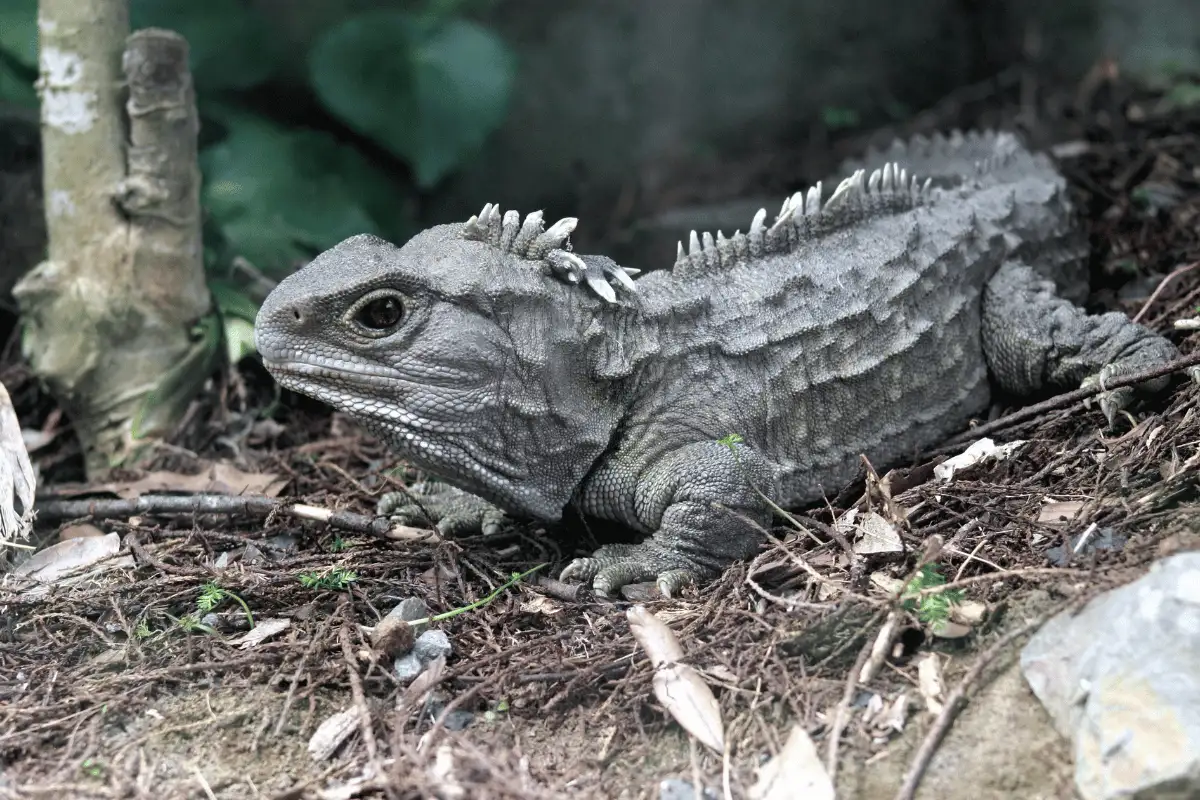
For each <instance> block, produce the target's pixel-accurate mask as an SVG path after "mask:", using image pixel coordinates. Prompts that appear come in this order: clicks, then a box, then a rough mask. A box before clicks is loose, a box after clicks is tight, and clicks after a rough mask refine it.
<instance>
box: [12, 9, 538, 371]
mask: <svg viewBox="0 0 1200 800" xmlns="http://www.w3.org/2000/svg"><path fill="white" fill-rule="evenodd" d="M397 5H399V4H397ZM403 5H404V6H405V7H406V8H410V7H411V6H412V5H413V4H412V3H404V4H403ZM462 5H463V2H462V0H427V2H426V3H425V5H424V7H423V8H422V9H420V10H419V11H416V12H413V11H399V10H390V9H386V8H385V9H375V10H369V11H359V12H354V11H347V12H346V13H345V14H343V15H342V16H341V18H340V19H337V20H335V21H334V23H333V24H331V25H328V26H325V27H324V28H323V29H322V30H321V31H320V33H319V35H318V36H317V37H316V38H315V40H314V41H313V43H312V45H311V46H310V47H309V48H308V51H307V52H288V51H287V50H286V48H284V47H283V46H282V45H280V44H279V43H280V41H282V37H280V36H278V35H276V33H275V31H273V29H272V27H271V22H272V21H271V20H270V19H267V18H265V17H264V16H263V15H262V14H260V13H259V12H258V11H257V7H256V6H255V5H253V4H248V3H246V2H243V0H204V2H197V1H196V0H131V6H130V15H131V21H132V24H133V27H134V28H135V29H136V28H144V27H162V28H168V29H170V30H174V31H177V32H178V33H180V34H182V35H183V36H184V37H186V38H187V40H188V44H189V47H190V51H191V68H192V72H193V78H194V80H195V85H196V92H197V102H198V105H199V108H200V115H201V121H202V133H201V136H202V139H201V152H200V167H201V170H202V172H203V175H204V188H203V192H202V203H203V206H204V210H205V213H206V220H205V248H206V253H205V264H206V267H207V269H208V271H209V274H210V277H211V278H212V285H213V289H214V297H215V299H216V301H217V303H218V306H219V307H220V308H221V310H222V312H223V313H224V314H225V315H226V316H227V317H229V318H230V324H233V325H234V327H235V328H236V330H234V329H231V328H230V326H229V324H227V325H226V334H227V336H229V335H230V334H236V335H234V336H232V337H231V338H232V339H234V340H235V341H233V342H231V355H235V353H244V352H245V351H246V349H247V342H246V331H245V330H244V328H245V327H246V326H245V325H244V324H241V325H240V327H239V326H238V323H237V322H235V320H240V321H241V323H245V322H252V321H253V313H254V312H255V311H256V310H257V307H256V304H255V303H254V302H253V301H252V300H250V299H249V296H248V295H247V294H246V293H245V292H240V291H239V290H238V289H237V281H236V280H234V279H233V278H232V277H231V273H230V264H231V263H232V260H233V258H235V257H241V258H244V259H245V260H246V261H247V262H249V264H250V265H251V266H252V267H253V268H254V269H256V270H258V271H259V272H261V273H262V274H264V275H266V276H268V277H270V278H280V277H282V276H284V275H286V274H288V273H289V272H291V271H293V270H294V269H295V268H296V267H297V266H298V265H299V264H301V263H303V262H305V261H307V260H308V259H310V258H311V257H312V256H314V255H316V254H317V253H319V252H320V251H322V250H324V249H327V248H329V247H332V246H333V245H335V244H337V243H338V242H339V241H341V240H342V239H344V238H346V237H347V236H352V235H354V234H357V233H374V234H377V235H379V236H383V237H385V238H388V239H392V240H394V241H402V240H404V239H406V238H408V237H409V236H410V235H411V234H412V233H413V232H414V226H415V221H414V213H413V209H414V207H415V203H416V200H417V199H418V197H419V194H420V192H422V191H427V190H429V189H432V188H434V187H435V186H437V185H438V184H439V183H440V182H441V181H443V180H444V179H445V178H446V177H448V176H449V175H451V174H453V173H454V172H455V171H456V170H457V169H459V168H461V167H462V166H463V165H464V164H465V163H466V162H467V161H469V160H470V159H471V158H473V157H474V156H475V155H476V154H477V153H478V152H479V149H480V148H481V146H482V145H483V143H484V142H485V141H486V139H487V137H488V136H489V135H490V134H491V133H492V132H493V131H494V130H495V129H496V128H497V127H498V126H499V125H500V124H501V122H503V120H504V117H505V114H506V111H507V108H508V100H509V96H510V94H511V91H512V86H513V81H514V78H515V74H516V59H515V57H514V55H513V53H512V51H511V50H510V49H509V47H508V46H507V45H506V44H505V43H504V42H503V41H502V40H500V39H499V38H498V37H497V36H496V35H495V34H494V33H493V32H491V31H490V30H488V29H487V28H485V27H483V26H481V25H478V24H476V23H474V22H471V21H468V20H466V19H463V18H462V16H461V6H462ZM297 76H299V82H300V84H301V86H300V88H299V91H297V87H296V84H297ZM36 78H37V0H0V105H9V106H20V107H26V108H36V105H37V102H38V101H37V95H36V93H35V91H34V89H33V83H34V81H35V80H36ZM283 98H287V99H286V100H284V99H283ZM281 100H282V102H281ZM289 101H291V102H289ZM248 346H249V347H250V348H252V346H253V345H252V342H251V343H250V344H249V345H248Z"/></svg>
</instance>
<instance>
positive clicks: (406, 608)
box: [388, 597, 429, 636]
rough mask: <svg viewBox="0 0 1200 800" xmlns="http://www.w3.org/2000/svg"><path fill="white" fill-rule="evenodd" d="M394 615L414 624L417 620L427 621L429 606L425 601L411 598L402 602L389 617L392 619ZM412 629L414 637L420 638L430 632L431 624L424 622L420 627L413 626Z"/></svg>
mask: <svg viewBox="0 0 1200 800" xmlns="http://www.w3.org/2000/svg"><path fill="white" fill-rule="evenodd" d="M392 614H396V615H398V616H399V617H400V619H402V620H406V621H408V622H412V621H413V620H415V619H425V618H426V617H428V616H429V606H427V605H425V601H424V600H422V599H421V598H419V597H409V598H407V599H405V600H402V601H400V605H398V606H396V607H395V608H393V609H392V611H391V613H390V614H388V616H389V617H390V616H391V615H392ZM412 629H413V635H414V636H420V635H421V634H422V633H424V632H425V631H427V630H429V623H428V622H422V623H421V624H420V625H413V626H412Z"/></svg>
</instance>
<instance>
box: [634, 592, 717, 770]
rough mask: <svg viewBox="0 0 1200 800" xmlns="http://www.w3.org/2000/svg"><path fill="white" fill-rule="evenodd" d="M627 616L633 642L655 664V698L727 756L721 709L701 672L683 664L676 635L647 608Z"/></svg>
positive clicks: (686, 727) (701, 739)
mask: <svg viewBox="0 0 1200 800" xmlns="http://www.w3.org/2000/svg"><path fill="white" fill-rule="evenodd" d="M625 616H626V618H627V619H628V620H629V630H630V632H631V633H632V634H633V638H635V639H636V640H637V642H638V644H640V645H641V646H642V649H643V650H645V651H646V655H648V656H649V657H650V661H651V663H653V664H654V668H655V671H654V681H653V683H654V695H655V696H656V697H657V698H658V701H659V702H660V703H662V705H663V707H664V708H665V709H666V710H667V713H669V714H670V715H671V716H672V717H674V718H675V721H676V722H678V723H679V724H680V726H681V727H682V728H683V729H684V730H686V731H687V732H688V733H690V734H691V735H692V736H695V737H696V739H697V740H698V741H699V742H700V743H701V744H703V745H705V746H706V747H709V748H712V749H713V750H715V751H716V752H718V753H723V752H725V724H724V722H723V720H722V719H721V707H720V706H719V705H718V704H717V698H716V697H715V696H714V695H713V692H712V689H711V688H709V686H708V684H707V683H705V681H704V678H703V677H702V676H701V675H700V672H699V671H698V670H697V669H695V668H694V667H692V666H690V665H688V664H684V663H681V661H680V659H682V658H683V647H682V646H680V644H679V639H677V638H676V636H675V633H674V631H672V630H671V629H670V628H669V627H668V626H667V624H666V623H665V622H663V621H662V620H661V619H659V618H658V617H656V616H655V615H654V614H653V612H651V611H649V610H648V609H647V608H646V607H645V606H641V605H638V606H634V607H633V608H631V609H629V610H628V611H627V612H625Z"/></svg>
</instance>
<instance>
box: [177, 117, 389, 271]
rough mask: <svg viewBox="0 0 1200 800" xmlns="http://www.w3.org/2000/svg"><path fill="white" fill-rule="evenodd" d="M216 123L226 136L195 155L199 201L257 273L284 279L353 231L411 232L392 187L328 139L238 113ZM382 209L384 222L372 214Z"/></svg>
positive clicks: (351, 151) (359, 157)
mask: <svg viewBox="0 0 1200 800" xmlns="http://www.w3.org/2000/svg"><path fill="white" fill-rule="evenodd" d="M220 121H221V122H222V123H223V124H225V125H226V126H227V127H228V128H229V135H228V136H227V137H226V138H225V139H223V140H221V141H220V142H218V143H217V144H215V145H213V146H211V147H209V148H207V149H205V150H204V151H203V152H202V153H201V154H200V166H201V169H202V170H203V172H204V188H203V190H202V193H201V199H202V202H203V203H204V206H205V209H206V211H207V212H208V213H209V214H210V215H211V216H212V219H213V220H214V221H215V222H216V224H217V226H218V227H219V228H220V230H221V233H222V235H223V237H224V238H225V240H227V241H228V242H229V245H230V247H231V248H232V250H233V251H235V252H237V253H239V254H240V255H242V256H243V257H245V258H246V259H248V260H249V261H250V262H251V263H252V264H253V265H254V266H255V267H257V268H258V269H260V270H262V271H263V272H265V273H268V274H274V275H280V274H286V273H288V272H290V271H292V270H293V269H294V268H295V267H296V266H297V265H298V264H300V263H303V262H305V261H307V260H309V259H311V258H312V257H313V256H315V255H316V254H317V253H319V252H321V251H322V250H326V249H328V248H330V247H333V246H334V245H335V244H337V243H338V242H340V241H342V240H343V239H346V238H348V237H350V236H354V235H356V234H359V233H374V234H376V235H379V236H385V237H387V238H390V239H392V240H397V239H399V238H400V236H401V234H406V233H409V232H411V225H409V224H407V223H408V219H407V218H406V217H405V216H404V215H403V214H402V213H401V209H402V208H403V204H402V203H401V199H402V197H401V194H400V192H399V190H398V188H397V187H396V186H395V185H394V184H393V183H392V182H391V181H389V180H388V179H387V178H385V177H383V176H382V175H380V174H379V171H378V170H377V169H374V168H373V167H372V166H371V164H370V163H369V162H368V161H367V160H366V159H365V158H363V157H362V155H361V154H359V153H358V151H356V150H354V149H353V148H350V147H347V146H345V145H342V144H339V143H338V142H337V140H335V139H334V138H333V137H332V136H330V135H329V134H326V133H321V132H317V131H306V130H293V129H288V128H283V127H280V126H277V125H274V124H272V123H270V122H267V121H266V120H263V119H261V118H259V117H255V116H253V115H250V114H244V113H239V112H226V113H224V114H223V115H221V117H220ZM383 209H386V210H387V211H390V214H389V217H388V218H385V219H382V220H377V219H376V218H375V217H373V215H372V214H371V213H370V212H371V211H372V210H376V211H378V212H379V213H381V214H382V210H383ZM381 223H382V224H381Z"/></svg>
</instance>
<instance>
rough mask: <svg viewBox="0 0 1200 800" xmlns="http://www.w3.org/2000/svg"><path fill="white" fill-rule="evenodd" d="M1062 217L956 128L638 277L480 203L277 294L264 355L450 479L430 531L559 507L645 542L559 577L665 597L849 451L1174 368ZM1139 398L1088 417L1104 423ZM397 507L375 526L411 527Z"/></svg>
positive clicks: (896, 443) (1038, 173)
mask: <svg viewBox="0 0 1200 800" xmlns="http://www.w3.org/2000/svg"><path fill="white" fill-rule="evenodd" d="M1072 222H1073V220H1072V212H1071V208H1070V204H1069V201H1068V197H1067V191H1066V184H1065V181H1064V179H1063V177H1062V176H1061V175H1060V174H1059V173H1058V172H1056V171H1055V169H1054V167H1053V165H1052V164H1051V162H1050V161H1049V159H1048V158H1047V157H1045V156H1044V155H1041V154H1036V153H1032V152H1030V151H1029V150H1027V149H1025V148H1024V147H1023V146H1022V145H1021V143H1020V142H1019V141H1018V140H1017V139H1016V138H1015V137H1014V136H1013V135H1011V134H1008V133H997V132H985V133H971V134H966V135H963V134H960V133H956V134H954V135H952V136H950V137H941V136H939V137H935V138H933V139H915V140H912V141H909V142H904V143H900V142H898V143H896V144H894V145H893V146H892V147H891V148H890V149H889V150H886V151H883V152H873V153H871V154H869V155H868V157H867V158H866V159H865V160H864V161H863V162H862V163H861V164H859V165H857V166H856V167H855V168H853V169H852V170H850V171H849V175H848V176H847V177H845V178H844V179H842V180H840V182H838V183H837V184H836V186H834V188H833V191H832V192H829V191H827V188H826V187H823V186H822V184H820V183H818V184H817V185H815V186H813V187H812V188H810V189H808V190H807V191H804V192H798V193H796V194H794V195H792V196H790V197H788V198H787V199H786V200H785V201H784V203H783V206H782V208H781V209H780V211H779V213H778V214H777V215H776V216H775V218H774V219H768V218H767V214H766V211H765V210H763V211H759V212H758V214H757V215H756V216H755V217H754V219H753V220H752V221H751V223H750V226H749V229H748V231H747V232H745V233H741V232H737V233H734V234H733V235H732V236H729V237H726V236H724V235H723V234H722V233H720V232H718V233H717V234H716V236H715V237H714V236H712V235H710V234H708V233H705V234H703V235H700V236H698V235H696V234H695V233H693V234H692V235H691V237H690V242H689V244H688V246H687V247H686V248H685V247H684V245H683V244H682V243H681V244H680V246H679V251H678V254H677V257H676V259H675V263H674V266H673V267H672V268H671V269H662V270H656V271H649V272H647V273H646V274H643V275H640V277H637V279H636V280H635V279H634V278H635V276H637V275H639V270H636V269H628V268H624V267H621V266H619V265H618V264H616V263H615V262H614V261H612V260H611V259H609V258H606V257H604V256H596V255H581V254H578V253H575V252H573V251H572V248H571V243H570V234H571V232H572V230H573V229H574V228H575V226H576V220H575V219H573V218H567V219H562V220H559V221H558V222H556V223H554V224H553V225H550V226H549V227H546V226H545V225H544V223H543V219H542V214H541V212H535V213H532V214H529V215H528V216H525V217H524V218H523V219H522V217H521V215H520V214H518V213H517V212H514V211H507V212H504V213H501V211H500V209H499V208H498V207H497V206H495V205H491V204H489V205H486V206H484V208H483V210H482V211H481V212H480V213H479V214H478V215H477V216H473V217H471V218H470V219H469V220H467V222H466V223H458V224H452V225H439V226H436V227H433V228H430V229H429V230H426V231H424V232H422V233H420V234H418V235H417V236H415V237H413V238H412V239H411V240H410V241H408V242H407V243H406V244H404V245H403V246H402V247H396V246H395V245H393V244H391V243H389V242H386V241H384V240H382V239H379V238H377V237H375V236H370V235H360V236H354V237H352V238H349V239H347V240H345V241H343V242H341V243H340V244H338V245H337V246H335V247H333V248H332V249H330V250H327V251H325V252H323V253H321V254H320V255H319V256H317V258H316V259H314V260H313V261H312V262H311V263H310V264H308V265H307V266H305V267H304V268H302V269H301V270H300V271H298V272H296V273H295V274H293V275H291V276H289V277H288V278H286V279H285V280H283V281H282V282H281V283H280V284H279V286H278V287H277V288H276V289H275V290H274V291H273V292H272V293H271V295H270V296H269V297H268V298H267V300H266V302H265V303H264V304H263V306H262V309H261V311H260V313H259V315H258V319H257V322H256V340H257V345H258V350H259V352H260V353H261V354H262V357H263V360H264V363H265V365H266V367H267V369H269V370H270V372H271V373H272V374H273V375H274V376H275V377H276V378H277V380H278V381H279V382H280V383H281V384H282V385H283V386H285V387H287V388H290V389H294V390H295V391H298V392H301V393H303V394H306V395H311V396H312V397H314V398H317V399H319V400H321V401H324V402H326V403H328V404H330V405H332V406H335V407H337V408H339V409H341V410H343V411H344V412H346V413H348V414H349V415H351V416H352V417H353V418H355V419H357V420H358V421H360V422H361V423H362V424H363V425H364V426H366V428H368V429H369V430H370V431H372V432H373V433H375V434H376V435H378V436H379V437H380V438H382V439H383V440H385V441H386V442H387V443H388V444H389V445H390V446H391V447H392V448H394V449H395V450H396V451H397V452H398V453H399V454H401V455H403V456H404V457H405V458H406V459H407V460H408V461H410V462H411V463H412V464H414V465H416V466H418V467H421V468H423V469H425V470H427V471H428V472H429V473H431V474H433V475H435V476H437V477H439V478H441V479H442V480H444V481H445V482H447V483H448V484H450V486H442V487H440V488H439V487H437V486H436V485H434V486H433V487H430V488H428V490H427V494H426V495H425V496H424V499H423V501H422V502H421V503H419V504H417V505H419V506H424V507H425V508H426V509H430V510H432V512H433V513H434V514H435V516H437V517H439V518H440V521H439V522H438V527H439V529H441V530H442V531H443V532H448V533H455V532H465V531H471V530H475V531H478V530H480V529H481V528H482V529H484V530H490V529H493V528H494V527H496V526H498V525H499V524H501V522H502V521H503V518H504V515H505V514H508V515H512V516H516V517H524V518H535V519H538V520H543V521H546V522H553V521H556V520H559V519H560V516H561V514H562V512H563V510H564V508H566V507H567V506H568V504H571V503H574V504H576V506H577V507H578V508H579V509H580V511H582V512H583V513H584V514H585V515H592V516H594V517H599V518H604V519H608V520H613V521H616V522H619V523H623V524H625V525H628V526H629V527H631V528H633V529H635V530H637V531H640V532H643V533H646V534H652V535H651V536H649V537H647V538H646V539H645V540H644V541H642V542H641V543H639V544H635V545H627V544H625V545H609V546H605V547H603V548H601V549H600V550H598V551H597V552H596V553H595V554H594V555H593V556H592V557H590V558H579V559H576V560H574V561H573V562H572V563H570V564H569V565H568V566H567V567H566V569H565V570H563V573H562V576H563V579H564V580H571V579H575V580H584V581H591V582H592V585H593V587H594V588H595V590H596V591H597V592H600V593H610V592H613V591H614V590H616V589H618V588H619V587H621V586H622V585H624V584H627V583H632V582H637V581H642V580H648V579H657V582H658V585H659V587H660V589H662V591H663V592H664V593H665V594H668V595H670V594H671V593H672V592H675V591H677V590H678V589H679V588H680V587H682V586H683V585H685V584H687V583H689V582H694V581H704V580H707V579H711V578H712V577H713V576H716V575H718V574H720V572H721V571H722V570H723V569H724V568H725V567H727V566H728V565H729V564H731V563H732V562H734V561H736V560H738V559H743V558H747V557H749V556H751V555H752V554H753V553H754V552H755V551H756V549H757V548H758V546H759V544H760V542H761V533H760V532H759V531H758V530H757V529H756V527H755V526H756V525H757V526H763V525H766V524H767V523H769V522H770V520H771V509H770V506H769V504H768V503H767V502H765V501H764V499H763V497H762V496H760V494H759V493H758V492H759V490H760V491H761V492H763V493H765V495H767V496H768V497H770V498H772V499H773V500H774V501H775V502H777V503H779V504H780V505H782V506H792V507H794V506H798V505H802V504H805V503H808V502H811V501H815V500H818V499H820V498H821V497H822V495H823V494H824V493H828V492H836V491H837V490H839V489H840V488H841V487H843V486H844V485H845V484H847V483H848V482H850V481H851V480H853V479H854V478H855V476H856V475H857V474H858V473H859V470H860V454H865V455H866V456H868V457H869V458H870V460H871V461H872V463H873V464H874V465H875V466H876V467H884V466H887V465H890V464H894V463H897V462H900V461H903V460H904V459H905V458H907V457H910V456H911V455H912V454H913V453H915V452H917V451H919V450H920V449H921V448H924V447H928V446H930V445H933V444H935V443H937V442H939V441H940V440H942V439H944V438H945V437H946V436H947V435H949V434H951V433H953V432H956V431H959V430H961V429H962V428H963V427H964V426H965V424H966V423H967V421H968V419H969V418H970V417H972V416H973V415H977V414H979V413H980V412H981V411H983V410H985V409H987V408H988V405H989V402H990V399H991V398H992V395H993V392H994V390H995V389H997V388H999V389H1002V390H1004V391H1006V392H1008V393H1010V394H1013V395H1016V396H1020V397H1031V396H1034V395H1037V394H1039V393H1044V392H1046V391H1048V390H1052V389H1055V388H1075V387H1078V386H1080V385H1081V384H1087V383H1089V382H1095V381H1099V380H1102V379H1106V378H1108V377H1110V376H1113V375H1116V374H1118V373H1121V372H1125V371H1129V370H1141V369H1144V368H1146V367H1148V366H1153V365H1157V364H1160V363H1162V362H1166V361H1168V360H1171V359H1173V358H1175V357H1176V356H1177V351H1176V349H1175V347H1174V346H1173V345H1172V344H1171V343H1170V342H1169V341H1167V340H1166V339H1164V338H1162V337H1160V336H1158V335H1156V334H1154V333H1153V332H1151V331H1150V330H1148V329H1147V328H1145V327H1143V326H1141V325H1137V324H1134V323H1132V322H1131V321H1130V320H1129V319H1128V318H1127V317H1126V316H1124V315H1123V314H1120V313H1107V314H1100V315H1095V316H1089V315H1088V314H1086V313H1085V312H1084V310H1083V309H1082V308H1080V307H1079V306H1078V305H1076V304H1075V302H1074V301H1078V300H1079V299H1080V298H1082V297H1084V296H1085V295H1086V288H1087V287H1086V278H1085V275H1086V271H1085V268H1084V264H1083V259H1084V257H1085V256H1086V253H1087V250H1086V245H1085V242H1084V239H1083V237H1082V235H1081V233H1080V231H1079V230H1078V229H1077V228H1076V227H1075V226H1074V225H1073V224H1072ZM1195 377H1197V376H1196V375H1195V374H1193V378H1195ZM1166 382H1167V379H1165V378H1163V379H1158V380H1156V381H1154V382H1152V383H1151V385H1145V384H1143V385H1142V386H1141V387H1140V388H1142V389H1145V390H1148V391H1157V390H1160V389H1161V388H1163V387H1164V386H1165V385H1166ZM1132 396H1133V390H1132V389H1129V388H1125V389H1120V390H1116V391H1110V392H1105V393H1103V394H1102V395H1101V407H1102V408H1103V409H1104V412H1105V414H1106V415H1107V416H1108V417H1109V420H1110V423H1111V420H1112V417H1113V415H1114V414H1115V413H1116V412H1117V411H1118V410H1120V409H1121V408H1122V407H1124V406H1126V405H1128V403H1129V402H1130V400H1131V398H1132ZM455 487H456V488H455ZM405 502H407V501H397V500H396V499H395V497H387V498H385V499H384V500H383V501H382V502H381V511H386V512H391V513H394V514H396V515H397V516H399V517H400V518H402V519H405V518H410V517H412V518H415V515H417V514H418V511H419V509H418V508H417V507H416V505H411V504H409V505H405Z"/></svg>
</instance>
